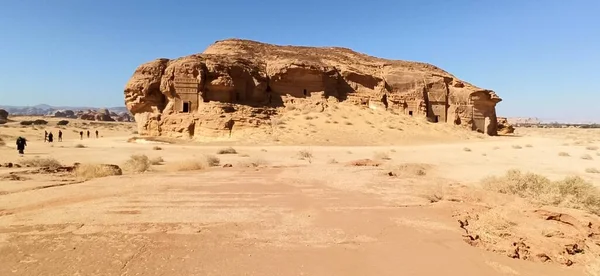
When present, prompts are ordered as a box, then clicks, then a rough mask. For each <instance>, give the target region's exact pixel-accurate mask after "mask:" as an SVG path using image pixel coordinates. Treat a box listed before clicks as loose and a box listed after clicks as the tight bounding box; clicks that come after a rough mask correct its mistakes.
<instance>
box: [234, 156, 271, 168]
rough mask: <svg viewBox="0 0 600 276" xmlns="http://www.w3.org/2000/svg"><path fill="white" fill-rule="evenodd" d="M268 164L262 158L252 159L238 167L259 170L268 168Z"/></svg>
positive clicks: (239, 164) (240, 163)
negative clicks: (264, 167)
mask: <svg viewBox="0 0 600 276" xmlns="http://www.w3.org/2000/svg"><path fill="white" fill-rule="evenodd" d="M267 164H268V162H267V161H266V160H264V159H262V158H252V159H249V160H244V161H242V162H239V163H238V167H243V168H257V167H261V166H266V165H267Z"/></svg>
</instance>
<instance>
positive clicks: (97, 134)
mask: <svg viewBox="0 0 600 276" xmlns="http://www.w3.org/2000/svg"><path fill="white" fill-rule="evenodd" d="M96 139H98V130H97V129H96Z"/></svg>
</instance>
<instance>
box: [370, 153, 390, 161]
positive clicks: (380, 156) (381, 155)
mask: <svg viewBox="0 0 600 276" xmlns="http://www.w3.org/2000/svg"><path fill="white" fill-rule="evenodd" d="M373 158H374V159H375V160H392V158H390V155H389V154H388V153H387V152H383V151H378V152H375V153H374V154H373Z"/></svg>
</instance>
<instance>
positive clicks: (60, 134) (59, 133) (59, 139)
mask: <svg viewBox="0 0 600 276" xmlns="http://www.w3.org/2000/svg"><path fill="white" fill-rule="evenodd" d="M58 141H59V142H62V130H59V131H58Z"/></svg>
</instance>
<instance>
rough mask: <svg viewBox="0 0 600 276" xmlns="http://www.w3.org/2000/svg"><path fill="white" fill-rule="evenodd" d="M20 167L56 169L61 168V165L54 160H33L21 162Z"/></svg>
mask: <svg viewBox="0 0 600 276" xmlns="http://www.w3.org/2000/svg"><path fill="white" fill-rule="evenodd" d="M21 165H24V166H26V167H39V168H50V169H56V168H59V167H62V164H60V162H58V161H57V160H56V159H54V158H33V159H27V160H23V161H21Z"/></svg>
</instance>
